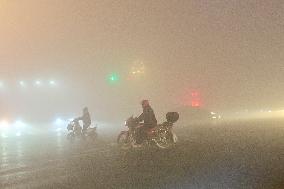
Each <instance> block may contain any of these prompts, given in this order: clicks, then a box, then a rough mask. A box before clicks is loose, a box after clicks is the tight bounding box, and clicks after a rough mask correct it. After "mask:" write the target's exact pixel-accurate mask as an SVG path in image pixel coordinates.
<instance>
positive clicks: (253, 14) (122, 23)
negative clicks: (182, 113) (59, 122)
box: [0, 0, 284, 121]
mask: <svg viewBox="0 0 284 189" xmlns="http://www.w3.org/2000/svg"><path fill="white" fill-rule="evenodd" d="M0 28H1V30H0V68H1V69H0V75H1V78H0V80H1V81H2V82H3V83H4V85H3V87H2V88H1V91H0V95H1V114H2V115H4V116H11V117H28V118H29V119H39V118H41V119H53V118H54V117H56V116H74V115H77V114H81V109H82V108H83V107H84V106H88V107H89V109H90V112H91V114H92V115H93V117H94V118H95V119H98V120H108V121H109V120H116V121H117V120H124V119H125V118H126V117H127V116H129V115H131V114H134V115H135V114H138V113H139V112H141V107H140V105H139V102H140V101H141V100H142V99H149V100H150V102H151V104H152V106H153V108H154V109H155V112H156V113H157V115H158V118H159V119H160V120H162V119H163V116H164V114H165V113H166V112H167V111H170V110H174V109H176V108H178V107H181V106H185V105H188V101H190V98H191V97H190V94H191V92H192V91H198V93H199V94H200V96H201V107H202V108H204V109H208V110H218V111H232V110H235V109H262V108H266V109H267V108H269V109H281V108H283V107H284V85H283V81H284V67H283V62H284V53H283V52H284V35H283V33H284V3H283V1H279V0H270V1H265V0H252V1H233V0H232V1H221V0H218V1H209V0H202V1H200V0H192V1H187V0H179V1H132V0H124V1H108V0H106V1H94V0H85V1H75V0H61V1H55V0H50V1H44V0H26V1H16V0H14V1H8V0H1V1H0ZM135 62H142V63H143V65H144V67H145V70H144V73H141V74H133V73H132V70H131V69H132V68H133V66H134V65H135ZM113 73H115V74H117V75H118V76H119V78H118V81H115V82H110V80H109V77H110V74H113ZM38 79H39V80H41V81H43V82H45V84H44V83H43V85H42V86H40V87H37V86H34V81H35V80H38ZM50 79H54V80H55V81H56V82H57V86H56V87H53V88H51V87H48V86H47V83H46V82H48V81H49V80H50ZM20 80H23V81H25V82H27V86H26V88H21V87H19V86H18V82H19V81H20ZM36 117H37V118H36Z"/></svg>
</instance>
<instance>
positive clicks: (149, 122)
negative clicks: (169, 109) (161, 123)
mask: <svg viewBox="0 0 284 189" xmlns="http://www.w3.org/2000/svg"><path fill="white" fill-rule="evenodd" d="M137 119H138V121H139V122H142V121H144V126H145V127H155V126H156V125H157V119H156V116H155V113H154V111H153V109H152V108H151V106H146V107H144V108H143V113H142V114H141V115H140V116H139V117H138V118H137Z"/></svg>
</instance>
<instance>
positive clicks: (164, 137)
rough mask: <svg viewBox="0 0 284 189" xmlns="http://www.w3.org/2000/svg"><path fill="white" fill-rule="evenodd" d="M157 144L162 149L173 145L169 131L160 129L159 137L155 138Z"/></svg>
mask: <svg viewBox="0 0 284 189" xmlns="http://www.w3.org/2000/svg"><path fill="white" fill-rule="evenodd" d="M154 141H155V143H156V146H157V147H159V148H160V149H167V148H169V147H171V146H172V145H173V142H172V139H171V138H170V137H169V135H168V132H167V131H164V130H160V131H159V132H158V136H157V138H156V139H155V140H154Z"/></svg>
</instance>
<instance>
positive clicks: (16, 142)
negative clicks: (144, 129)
mask: <svg viewBox="0 0 284 189" xmlns="http://www.w3.org/2000/svg"><path fill="white" fill-rule="evenodd" d="M177 134H178V136H179V139H180V140H179V142H178V144H177V145H176V146H175V148H172V149H167V150H159V149H156V148H151V149H137V150H132V151H121V150H119V149H118V148H117V146H116V145H115V136H112V137H111V136H109V137H108V138H105V137H103V136H100V140H98V141H96V142H94V143H92V142H83V141H76V142H75V143H73V144H71V143H69V142H68V141H66V137H65V136H64V135H59V136H57V135H45V136H43V135H38V136H31V137H24V136H23V137H19V138H2V139H1V140H0V155H1V157H0V188H1V189H2V188H99V189H101V188H124V189H125V188H131V189H132V188H155V189H158V188H168V189H170V188H210V189H211V188H214V189H215V188H216V189H217V188H226V189H228V188H240V189H244V188H252V189H254V188H255V189H259V188H265V189H273V188H275V189H276V188H277V189H281V188H284V124H283V123H281V122H276V121H271V122H258V123H251V122H242V123H233V124H222V125H214V126H200V127H187V128H183V129H179V130H177ZM102 139H103V140H102Z"/></svg>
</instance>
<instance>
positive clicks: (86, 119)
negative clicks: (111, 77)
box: [75, 107, 92, 132]
mask: <svg viewBox="0 0 284 189" xmlns="http://www.w3.org/2000/svg"><path fill="white" fill-rule="evenodd" d="M75 120H76V121H80V120H81V121H83V130H82V132H85V131H86V130H87V129H88V128H89V127H90V125H91V123H92V121H91V116H90V113H89V110H88V107H85V108H84V109H83V115H82V116H81V117H78V118H76V119H75Z"/></svg>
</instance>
